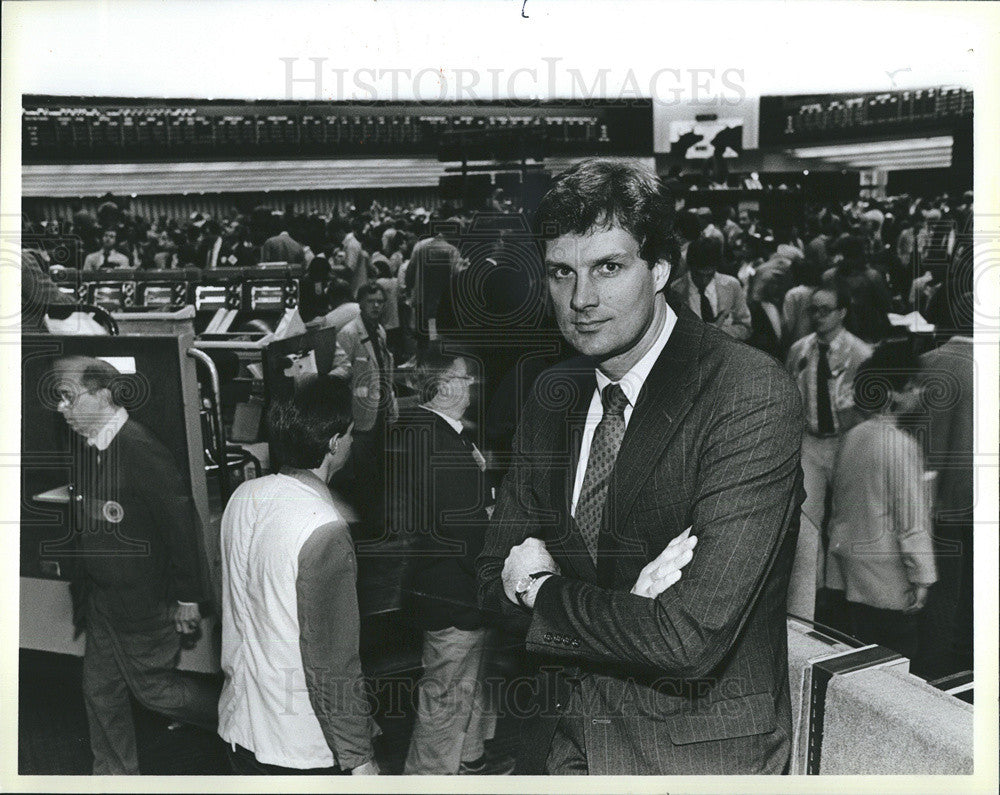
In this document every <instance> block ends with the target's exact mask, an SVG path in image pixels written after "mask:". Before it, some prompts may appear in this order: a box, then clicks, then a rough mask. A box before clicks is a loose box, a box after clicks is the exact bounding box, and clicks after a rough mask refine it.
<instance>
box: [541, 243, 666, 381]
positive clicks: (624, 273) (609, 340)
mask: <svg viewBox="0 0 1000 795" xmlns="http://www.w3.org/2000/svg"><path fill="white" fill-rule="evenodd" d="M545 263H546V270H547V272H548V282H549V293H550V294H551V296H552V304H553V307H554V309H555V315H556V321H557V322H558V323H559V330H560V331H561V332H562V334H563V336H564V337H565V338H566V340H567V341H568V342H569V343H570V344H571V345H572V346H573V347H574V348H576V349H577V350H578V351H580V353H582V354H584V355H586V356H590V357H592V358H593V359H595V360H597V361H598V362H603V361H606V360H608V359H612V358H614V357H616V356H619V355H621V354H624V353H627V352H628V351H630V350H632V348H634V347H635V346H636V345H637V344H638V343H639V341H640V340H641V339H642V337H643V334H645V332H646V331H647V329H648V328H649V327H650V325H651V323H652V320H653V313H654V307H655V300H656V293H658V292H659V291H660V290H662V289H663V287H664V286H665V285H666V283H667V277H668V276H669V275H670V265H669V264H668V263H667V262H666V261H664V260H661V261H659V262H657V263H656V264H654V265H653V267H652V268H650V267H649V265H648V264H647V263H646V261H645V260H643V259H641V258H640V257H639V241H637V240H636V239H635V238H634V237H633V236H632V235H631V234H630V233H629V232H627V231H625V230H624V229H622V228H621V227H618V226H612V227H611V228H610V229H595V228H592V229H590V230H589V231H588V232H587V233H586V234H583V235H577V234H566V235H562V236H560V237H557V238H555V239H554V240H550V241H548V242H547V243H546V246H545Z"/></svg>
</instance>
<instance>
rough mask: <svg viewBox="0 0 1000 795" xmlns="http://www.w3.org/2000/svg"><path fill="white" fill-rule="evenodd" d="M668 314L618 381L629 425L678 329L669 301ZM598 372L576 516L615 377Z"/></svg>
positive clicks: (579, 464) (583, 451)
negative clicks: (605, 397) (592, 447)
mask: <svg viewBox="0 0 1000 795" xmlns="http://www.w3.org/2000/svg"><path fill="white" fill-rule="evenodd" d="M666 310H667V312H666V317H665V319H664V322H663V328H662V329H661V330H660V334H659V336H658V337H657V338H656V340H655V341H654V342H653V345H652V347H650V349H649V350H648V351H646V354H645V355H644V356H643V357H642V358H641V359H640V360H639V361H637V362H636V363H635V364H634V365H632V369H631V370H629V371H628V372H627V373H625V375H623V376H622V378H621V380H620V381H618V382H617V383H618V384H619V385H620V386H621V388H622V392H624V393H625V397H627V398H628V405H627V406H626V407H625V412H624V415H625V427H626V428H628V423H629V420H630V419H631V418H632V409H633V408H634V407H635V402H636V400H638V398H639V392H640V391H641V390H642V385H643V384H644V383H646V378H647V377H648V376H649V372H650V370H652V369H653V365H654V364H655V363H656V360H657V359H658V358H659V357H660V353H661V352H662V351H663V347H664V346H665V345H666V344H667V340H668V339H670V334H671V333H672V332H673V330H674V326H675V325H676V324H677V315H676V314H675V313H674V310H673V309H671V308H670V305H669V304H668V305H667V306H666ZM595 373H596V374H597V388H596V389H595V390H594V395H593V397H592V398H591V399H590V408H589V409H588V410H587V422H586V425H584V428H583V439H582V440H581V443H580V457H579V458H578V459H577V462H576V479H575V481H574V483H573V502H572V504H571V508H570V510H571V513H572V514H573V515H574V516H576V503H577V500H579V499H580V490H581V489H582V488H583V477H584V475H585V474H586V472H587V460H588V459H589V458H590V444H591V442H592V441H593V440H594V431H595V430H596V429H597V426H598V424H599V423H600V421H601V419H602V418H603V417H604V404H603V403H602V402H601V392H602V391H603V390H604V387H606V386H607V385H608V384H610V383H612V381H611V379H610V378H608V377H607V376H606V375H605V374H604V373H602V372H601V371H600V370H599V369H596V370H595Z"/></svg>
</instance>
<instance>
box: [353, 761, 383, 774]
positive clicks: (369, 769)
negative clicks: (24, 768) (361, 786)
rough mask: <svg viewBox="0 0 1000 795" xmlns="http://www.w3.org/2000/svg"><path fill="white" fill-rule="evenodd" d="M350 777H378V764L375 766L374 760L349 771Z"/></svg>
mask: <svg viewBox="0 0 1000 795" xmlns="http://www.w3.org/2000/svg"><path fill="white" fill-rule="evenodd" d="M351 775H352V776H377V775H379V769H378V764H376V762H375V760H374V759H371V760H369V761H367V762H365V763H364V764H363V765H358V766H357V767H356V768H354V769H353V770H351Z"/></svg>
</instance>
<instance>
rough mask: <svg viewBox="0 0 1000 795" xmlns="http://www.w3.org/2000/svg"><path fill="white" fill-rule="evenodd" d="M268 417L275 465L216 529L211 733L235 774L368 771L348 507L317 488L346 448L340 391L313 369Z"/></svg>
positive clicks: (342, 385) (345, 400)
mask: <svg viewBox="0 0 1000 795" xmlns="http://www.w3.org/2000/svg"><path fill="white" fill-rule="evenodd" d="M268 423H269V428H270V442H271V445H272V449H273V450H274V456H275V458H276V459H277V461H278V463H280V465H281V468H280V471H279V472H278V473H277V474H274V475H267V476H265V477H262V478H257V479H255V480H250V481H247V482H245V483H243V484H242V485H241V486H240V487H239V488H238V489H237V490H236V491H235V492H234V493H233V495H232V497H231V498H230V500H229V503H228V505H227V506H226V510H225V513H224V514H223V517H222V527H221V529H220V539H221V547H222V670H223V672H224V673H225V684H224V685H223V689H222V696H221V697H220V699H219V736H220V737H222V739H223V740H225V741H226V742H227V743H228V744H229V753H230V762H231V763H232V766H233V769H234V770H235V772H237V773H240V774H292V773H310V774H346V773H351V774H354V775H372V774H377V773H378V766H377V765H376V763H375V756H374V751H373V748H372V737H373V735H374V734H375V733H377V727H376V726H375V723H374V721H373V719H372V717H371V714H370V711H369V706H368V701H367V698H366V695H365V689H364V677H363V674H362V671H361V660H360V656H359V650H358V644H359V628H360V618H359V611H358V598H357V591H356V580H357V562H356V560H355V556H354V545H353V543H352V541H351V535H350V532H349V531H348V527H347V522H346V519H345V517H346V515H347V514H348V510H349V509H347V508H346V507H345V506H344V504H343V503H342V502H340V501H339V500H338V499H337V498H336V497H335V496H334V495H332V494H331V493H330V490H329V489H328V488H327V485H326V484H327V481H328V480H329V478H330V476H331V475H332V474H333V473H334V472H336V471H337V470H339V469H340V468H342V467H343V465H344V463H345V462H346V460H347V457H348V454H349V452H350V447H351V429H352V422H351V393H350V387H349V386H348V384H347V383H346V381H344V380H343V379H339V378H334V377H331V376H317V377H316V378H315V379H313V380H312V381H309V382H306V383H305V384H304V385H303V386H301V387H300V388H299V390H298V392H297V394H296V395H295V397H294V398H293V399H292V400H285V401H277V402H275V403H274V404H273V405H272V407H271V409H270V411H269V413H268Z"/></svg>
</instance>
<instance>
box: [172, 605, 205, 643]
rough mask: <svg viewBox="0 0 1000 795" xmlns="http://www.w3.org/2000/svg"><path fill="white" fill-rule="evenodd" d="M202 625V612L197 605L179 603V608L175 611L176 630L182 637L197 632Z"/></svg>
mask: <svg viewBox="0 0 1000 795" xmlns="http://www.w3.org/2000/svg"><path fill="white" fill-rule="evenodd" d="M200 623H201V611H200V610H199V609H198V605H197V603H192V604H188V603H187V602H178V603H177V607H176V608H175V609H174V629H176V630H177V631H178V632H179V633H181V634H182V635H187V634H190V633H191V632H197V631H198V625H199V624H200Z"/></svg>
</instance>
